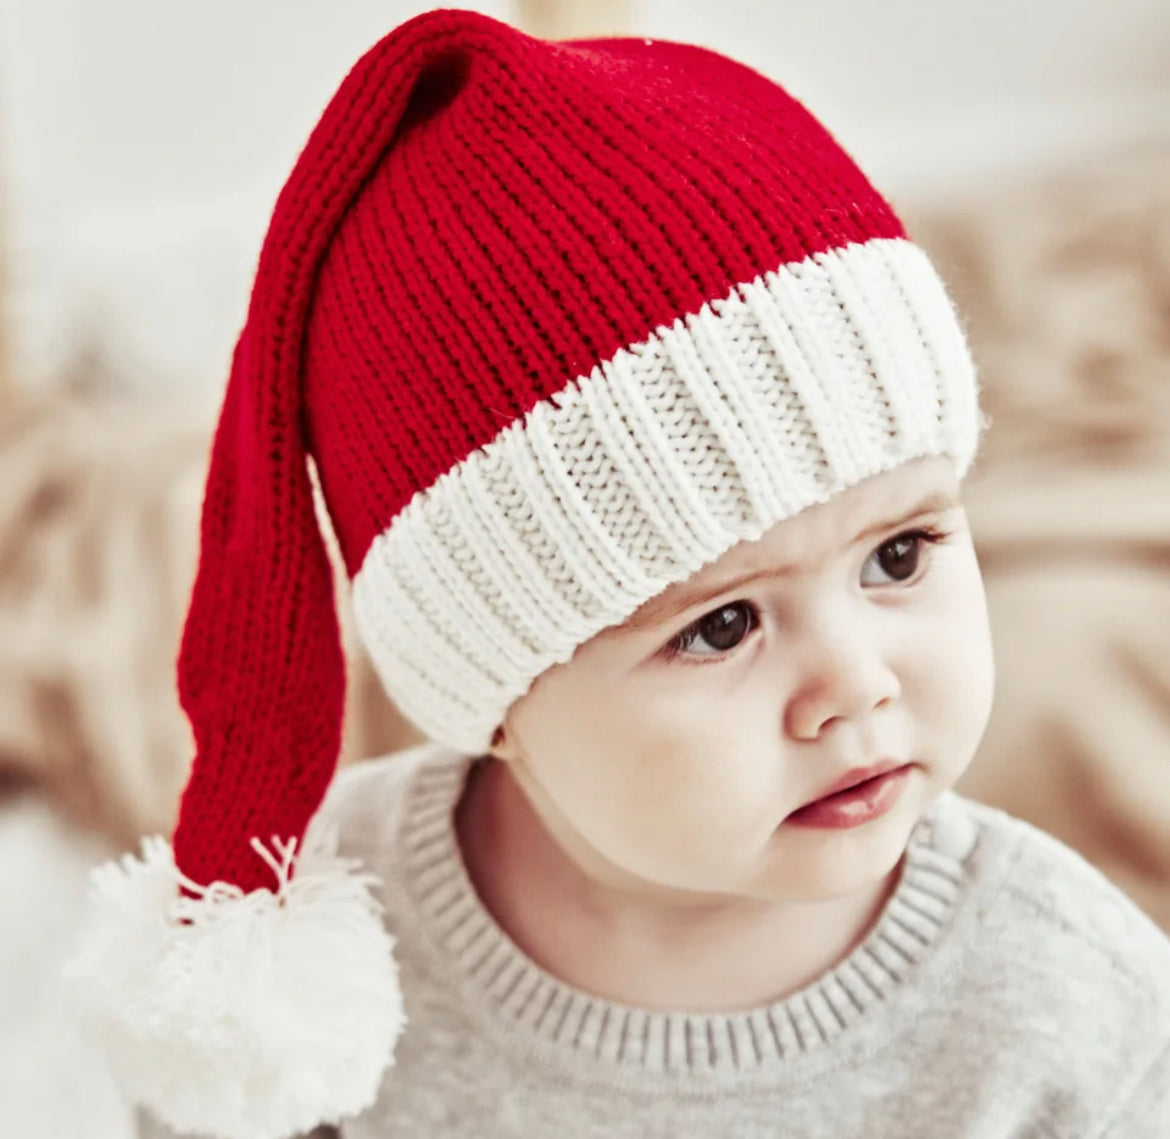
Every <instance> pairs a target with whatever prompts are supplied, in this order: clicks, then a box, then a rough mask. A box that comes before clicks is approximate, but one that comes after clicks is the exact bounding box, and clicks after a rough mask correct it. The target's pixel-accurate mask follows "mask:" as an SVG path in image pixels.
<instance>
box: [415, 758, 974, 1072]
mask: <svg viewBox="0 0 1170 1139" xmlns="http://www.w3.org/2000/svg"><path fill="white" fill-rule="evenodd" d="M471 762H472V761H471V760H470V759H468V758H466V757H462V756H458V755H455V754H449V753H441V754H440V755H439V756H438V757H437V758H436V759H433V760H428V761H427V762H426V763H423V764H421V765H420V766H419V768H418V770H417V771H416V772H415V774H414V776H413V778H412V780H411V784H410V786H409V788H408V790H407V801H406V803H405V804H404V815H403V823H402V829H401V831H400V833H399V839H400V843H401V848H400V850H399V853H398V856H399V858H401V859H402V863H401V865H402V867H403V870H404V872H405V878H406V882H407V890H408V892H409V893H410V895H411V896H412V898H413V902H414V905H415V908H416V910H417V913H418V916H419V918H420V920H421V922H422V924H423V926H424V927H425V929H424V932H425V934H426V936H427V938H428V940H429V941H431V942H432V944H434V945H435V946H437V947H439V948H440V950H441V951H442V952H443V953H444V954H445V955H446V956H447V957H448V958H449V959H450V963H451V965H452V966H453V968H454V969H455V970H456V971H457V973H458V974H459V975H460V978H461V985H460V987H461V988H462V989H463V990H464V991H465V992H466V993H468V994H469V995H470V996H471V998H472V999H473V1000H475V1001H477V1002H478V1003H480V1004H481V1005H483V1006H485V1007H486V1008H487V1010H488V1011H489V1013H490V1015H491V1017H492V1018H493V1020H494V1021H495V1022H496V1023H497V1024H498V1025H499V1026H501V1027H503V1028H506V1029H507V1034H508V1035H509V1037H515V1036H516V1035H520V1036H527V1037H528V1038H529V1042H530V1043H531V1044H532V1045H533V1046H535V1047H536V1048H537V1049H538V1050H540V1051H542V1052H546V1053H547V1052H548V1051H549V1050H550V1049H551V1050H554V1051H556V1052H560V1053H561V1054H562V1057H563V1058H564V1059H567V1060H569V1061H572V1060H573V1058H574V1057H575V1058H576V1059H577V1060H578V1061H579V1060H582V1059H585V1058H586V1057H590V1058H592V1059H594V1060H596V1061H600V1062H602V1063H604V1064H606V1065H607V1066H608V1065H614V1066H616V1067H617V1068H618V1069H621V1070H625V1071H627V1072H630V1073H631V1074H633V1073H635V1072H637V1071H639V1070H641V1071H644V1072H646V1073H647V1074H649V1073H651V1072H658V1073H669V1074H671V1075H678V1076H683V1077H686V1076H693V1075H698V1074H699V1073H705V1074H711V1073H726V1074H728V1075H734V1074H735V1073H737V1072H738V1073H743V1074H745V1075H747V1074H750V1073H759V1074H763V1073H766V1072H767V1071H769V1070H772V1071H775V1070H778V1069H781V1068H783V1067H785V1066H786V1065H788V1063H789V1062H790V1061H791V1060H792V1059H794V1058H795V1057H797V1056H799V1055H800V1054H802V1053H806V1052H811V1051H813V1050H818V1051H819V1050H820V1049H822V1048H823V1047H824V1045H826V1044H828V1043H830V1042H832V1041H833V1040H835V1039H836V1038H838V1037H839V1036H840V1035H841V1034H842V1033H845V1032H846V1031H847V1030H848V1029H849V1028H850V1026H851V1025H854V1024H855V1023H857V1022H858V1021H860V1020H863V1019H864V1018H866V1017H867V1016H871V1015H873V1013H874V1012H875V1010H876V1009H877V1008H878V1007H880V1006H881V1005H882V1004H883V1002H885V1001H887V1000H888V999H889V998H890V997H891V996H892V995H893V994H894V993H895V992H896V991H897V990H898V989H899V988H900V987H901V986H903V984H904V982H905V980H906V978H907V976H908V974H909V973H910V971H911V970H912V969H913V968H914V967H915V965H916V964H917V963H918V962H920V961H922V960H923V959H924V958H925V957H926V956H927V955H928V954H930V953H931V951H932V949H933V948H934V947H935V946H936V943H937V942H938V941H939V938H940V932H941V931H942V930H943V928H944V927H945V925H946V924H947V922H948V921H949V919H950V917H951V915H952V912H953V911H954V908H955V905H956V901H957V899H958V897H959V895H960V893H961V891H962V887H963V878H964V871H963V858H964V857H965V856H966V855H967V854H968V853H969V850H970V847H971V845H972V842H973V834H972V835H971V836H963V835H960V836H959V841H957V842H956V835H955V830H954V827H955V825H956V822H957V823H958V825H959V826H960V829H962V825H963V823H964V822H965V820H953V819H952V820H951V823H950V826H951V829H950V830H949V831H944V832H943V833H942V834H941V838H942V840H943V841H941V842H940V841H939V838H940V831H939V825H938V819H937V817H936V816H937V814H938V805H936V808H935V811H933V812H931V813H930V814H928V815H927V816H926V819H924V820H923V821H922V822H920V823H919V825H918V826H917V827H916V828H915V831H914V833H913V835H912V837H911V841H910V843H909V846H908V848H907V852H906V858H905V860H904V861H903V868H902V872H901V874H900V877H899V880H898V883H897V885H896V887H895V889H894V892H893V893H892V894H891V896H890V897H889V899H888V900H887V902H886V905H885V907H884V909H883V911H882V914H881V915H880V917H879V919H878V921H877V922H876V923H875V925H874V926H873V928H872V929H871V930H870V932H869V934H868V935H867V936H866V937H865V939H864V940H863V941H862V943H861V944H860V945H858V946H857V947H856V948H855V949H854V950H853V951H852V952H851V953H850V954H849V955H848V957H846V958H845V959H844V960H843V961H841V962H840V963H839V964H838V965H836V966H835V967H833V968H832V969H830V970H829V971H827V972H826V973H825V974H823V975H822V976H821V978H820V979H819V980H817V981H816V982H814V983H812V984H810V985H808V986H807V987H805V988H804V989H802V990H800V991H799V992H797V993H795V994H793V995H791V996H789V997H786V998H785V999H783V1000H780V1001H777V1002H775V1003H773V1004H770V1005H765V1006H761V1007H758V1008H755V1009H750V1010H747V1011H744V1012H734V1013H728V1014H709V1013H701V1014H695V1013H666V1012H655V1011H649V1010H644V1009H637V1008H632V1007H629V1006H625V1005H621V1004H617V1003H615V1002H612V1001H607V1000H602V999H599V998H596V997H593V996H590V995H589V994H587V993H584V992H582V991H580V990H578V989H575V988H573V987H571V986H569V985H567V984H564V983H562V982H561V981H559V980H557V979H556V978H555V977H553V976H551V975H550V974H548V973H547V972H545V971H544V970H543V969H541V968H540V967H539V966H537V965H536V964H535V963H534V962H532V961H531V960H530V959H529V958H528V957H526V956H525V955H524V953H523V952H522V951H521V950H520V949H519V948H518V947H517V946H516V945H515V943H514V942H512V941H511V939H510V938H509V937H508V936H507V935H506V934H505V933H504V931H503V930H502V929H501V928H500V927H499V925H498V924H497V923H496V921H495V919H494V918H493V917H492V916H491V914H490V913H489V912H488V911H487V910H486V909H485V907H484V905H483V903H482V902H481V901H480V899H479V897H478V895H477V894H476V891H475V888H474V886H473V885H472V883H471V879H470V877H469V876H468V873H467V870H466V867H465V866H464V863H463V859H462V854H461V851H460V848H459V843H458V838H457V836H456V833H455V827H454V820H453V815H454V810H455V807H456V805H457V804H458V801H459V797H460V794H461V792H462V789H463V786H464V784H465V781H466V778H467V773H468V770H469V767H470V765H471ZM950 798H952V796H950V795H949V793H948V795H947V796H944V799H950ZM967 825H968V827H969V826H970V824H967Z"/></svg>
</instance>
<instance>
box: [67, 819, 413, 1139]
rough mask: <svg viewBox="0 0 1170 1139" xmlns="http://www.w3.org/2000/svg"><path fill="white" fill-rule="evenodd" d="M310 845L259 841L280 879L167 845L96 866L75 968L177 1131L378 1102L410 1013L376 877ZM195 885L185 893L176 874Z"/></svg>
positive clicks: (123, 1074)
mask: <svg viewBox="0 0 1170 1139" xmlns="http://www.w3.org/2000/svg"><path fill="white" fill-rule="evenodd" d="M310 834H311V835H314V837H313V838H312V840H311V841H312V844H313V845H312V846H306V848H305V849H304V850H303V851H302V853H301V855H300V856H299V857H297V858H296V872H295V875H294V874H293V872H292V870H293V862H294V855H295V850H294V845H295V844H292V843H290V844H282V843H280V842H279V841H277V840H275V839H274V840H273V843H272V846H273V850H275V852H276V855H278V856H279V859H278V858H277V857H276V856H274V855H273V854H272V853H270V852H269V851H268V850H266V849H265V848H264V847H263V845H262V844H260V843H259V842H257V841H256V840H253V847H254V849H255V850H256V852H257V854H258V855H260V856H261V857H263V858H264V859H265V861H266V862H268V864H269V865H270V866H271V867H272V868H273V870H274V871H275V872H276V875H277V878H278V882H279V885H278V888H277V890H276V891H275V892H273V891H271V890H255V891H253V892H252V893H250V894H245V893H243V891H242V890H240V889H239V888H238V887H235V886H230V885H227V884H225V883H222V882H218V883H214V884H213V885H212V886H210V887H208V888H202V887H198V886H196V885H195V884H193V883H191V882H189V881H187V880H185V879H184V878H183V876H182V874H181V873H180V872H179V870H178V868H177V867H176V866H175V860H174V854H173V852H172V850H171V847H170V844H169V843H167V842H165V841H164V840H163V839H161V838H154V839H147V840H145V841H144V842H143V844H142V857H141V858H135V857H133V856H132V855H126V856H125V857H123V858H122V859H121V860H119V861H118V862H111V863H107V864H106V865H104V866H100V867H98V868H97V869H96V870H95V871H94V874H93V889H92V904H93V908H92V916H91V918H90V922H89V927H88V929H87V931H86V934H85V937H84V939H83V942H82V945H81V947H80V951H79V952H78V954H77V956H76V957H75V959H74V960H73V961H72V962H71V964H70V966H69V968H68V970H67V980H68V982H69V984H70V987H71V990H72V995H73V996H74V998H75V1001H76V1003H77V1005H78V1009H79V1012H80V1013H81V1014H82V1016H83V1017H84V1019H85V1021H86V1022H87V1024H88V1026H89V1027H90V1028H91V1029H92V1031H93V1032H94V1033H95V1035H96V1037H97V1040H98V1042H99V1043H100V1044H101V1045H102V1046H103V1048H104V1050H105V1051H106V1052H107V1054H108V1056H109V1060H110V1065H111V1067H112V1068H113V1070H114V1073H115V1075H116V1076H117V1077H118V1078H119V1080H120V1081H121V1083H122V1085H123V1087H124V1089H125V1091H126V1093H127V1094H128V1095H129V1096H130V1097H131V1098H132V1099H133V1100H134V1101H135V1102H137V1103H141V1104H143V1105H144V1106H146V1107H147V1108H148V1109H149V1110H150V1111H151V1112H152V1113H153V1114H154V1115H155V1116H157V1117H158V1119H159V1120H160V1121H161V1122H163V1123H165V1124H166V1125H168V1126H169V1127H171V1128H173V1129H174V1130H176V1131H179V1132H195V1133H197V1134H201V1135H214V1136H222V1137H223V1139H285V1137H286V1136H289V1135H293V1134H295V1133H297V1132H299V1131H306V1130H311V1129H312V1128H313V1127H315V1126H317V1125H318V1124H321V1123H336V1122H338V1121H339V1120H340V1119H341V1118H343V1117H345V1116H347V1115H354V1114H357V1113H358V1112H360V1111H362V1110H363V1109H364V1108H366V1107H368V1106H369V1105H370V1104H371V1103H373V1101H374V1098H375V1096H376V1094H377V1091H378V1086H379V1084H380V1082H381V1077H382V1074H383V1072H384V1071H385V1069H386V1068H387V1067H388V1066H389V1065H390V1064H391V1063H392V1062H393V1057H394V1046H395V1043H396V1042H397V1039H398V1036H399V1034H400V1033H401V1031H402V1027H403V1025H404V1023H405V1016H404V1014H403V1009H402V994H401V991H400V989H399V985H398V970H397V967H396V965H395V962H394V957H393V953H392V950H393V945H394V943H393V939H392V938H391V937H390V936H389V934H388V933H387V932H386V929H385V927H384V925H383V924H382V920H381V916H380V907H379V905H378V903H377V901H376V900H375V899H374V897H373V896H372V894H371V892H370V886H371V885H372V884H373V881H374V879H372V878H371V877H370V876H369V875H364V874H357V873H354V871H355V870H356V867H357V863H355V862H352V861H348V860H345V859H342V858H339V857H337V855H336V854H335V850H336V839H335V837H334V836H332V835H330V834H328V833H327V832H324V831H322V832H318V833H316V834H314V832H312V831H311V832H310ZM180 883H181V884H182V885H184V886H186V887H187V889H188V890H189V891H190V892H191V893H193V894H195V895H197V896H194V897H190V896H182V895H180V894H179V892H178V886H179V884H180Z"/></svg>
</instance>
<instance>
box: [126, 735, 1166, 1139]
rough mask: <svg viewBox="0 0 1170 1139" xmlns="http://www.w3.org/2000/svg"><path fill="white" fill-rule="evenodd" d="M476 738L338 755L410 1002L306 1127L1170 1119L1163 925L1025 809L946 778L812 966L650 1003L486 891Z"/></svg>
mask: <svg viewBox="0 0 1170 1139" xmlns="http://www.w3.org/2000/svg"><path fill="white" fill-rule="evenodd" d="M471 762H472V761H471V759H470V758H468V757H466V756H463V755H460V754H459V753H456V752H454V751H452V750H451V749H449V748H446V747H444V746H441V745H437V744H426V745H423V746H421V747H418V748H413V749H411V750H410V751H406V752H401V753H399V754H397V755H393V756H389V757H386V758H384V759H380V760H374V761H371V762H368V763H364V764H361V765H359V766H357V767H354V768H350V769H348V770H346V771H345V772H343V773H342V774H341V775H340V776H339V777H338V778H337V779H336V780H335V782H334V785H333V787H332V789H331V791H330V794H329V797H328V799H327V800H326V803H325V806H324V807H323V809H322V811H321V814H320V816H319V818H318V820H317V823H316V824H315V825H318V824H322V823H323V824H329V825H332V826H336V827H337V828H338V830H339V834H340V837H341V847H342V850H343V851H344V852H345V853H347V854H348V855H351V856H353V857H356V858H359V859H361V860H362V862H363V863H364V865H365V867H366V869H368V870H369V871H371V872H373V873H374V874H376V875H377V876H378V878H379V879H380V886H379V894H380V898H381V901H382V902H383V904H384V906H385V916H386V923H387V925H388V927H389V929H390V931H391V932H392V934H393V935H394V937H395V938H396V939H397V946H396V950H395V953H396V956H397V958H398V961H399V968H400V971H401V978H402V985H403V990H404V993H405V1001H406V1011H407V1016H408V1018H409V1023H408V1026H407V1029H406V1032H405V1034H404V1036H403V1038H402V1040H401V1041H400V1043H399V1046H398V1053H397V1060H396V1063H395V1066H394V1067H393V1068H392V1069H391V1070H390V1071H389V1072H388V1074H387V1076H386V1078H385V1080H384V1082H383V1084H382V1087H381V1090H380V1093H379V1095H378V1099H377V1102H376V1103H375V1104H374V1105H373V1106H372V1107H370V1108H369V1109H368V1110H367V1111H365V1112H364V1113H363V1114H362V1115H361V1116H359V1117H357V1118H354V1119H351V1120H348V1121H345V1122H343V1123H342V1124H341V1125H340V1126H339V1127H336V1128H330V1127H322V1128H318V1129H317V1130H316V1131H314V1132H313V1133H312V1139H398V1137H400V1136H401V1137H406V1136H410V1137H412V1139H413V1137H421V1136H434V1137H440V1136H442V1137H450V1139H472V1137H474V1139H491V1137H495V1136H499V1137H505V1136H507V1137H516V1139H520V1137H524V1139H546V1137H549V1136H555V1137H556V1139H602V1137H605V1139H659V1137H661V1139H667V1137H669V1139H676V1137H680V1136H687V1137H693V1139H707V1137H709V1139H716V1137H718V1139H763V1137H765V1136H767V1137H776V1139H780V1137H792V1139H796V1137H799V1139H862V1137H864V1139H882V1137H891V1139H892V1137H895V1136H896V1137H898V1139H958V1137H962V1139H1008V1137H1009V1136H1010V1137H1020V1139H1023V1137H1025V1136H1028V1137H1037V1139H1039V1137H1044V1139H1057V1137H1060V1139H1167V1137H1170V940H1167V938H1166V937H1165V935H1164V934H1163V933H1162V932H1161V931H1160V930H1159V929H1158V928H1157V927H1156V926H1155V925H1154V924H1153V922H1151V921H1150V920H1149V919H1148V918H1147V917H1146V916H1145V915H1144V914H1142V912H1141V911H1139V910H1138V909H1137V907H1136V906H1134V905H1133V904H1132V903H1131V902H1130V901H1129V900H1128V899H1127V898H1126V897H1125V896H1124V895H1123V894H1122V893H1121V892H1120V891H1118V890H1117V889H1116V888H1115V887H1113V886H1112V885H1111V884H1110V883H1109V882H1108V881H1107V880H1106V879H1105V878H1104V877H1103V876H1102V875H1101V874H1100V873H1099V872H1098V871H1097V870H1095V869H1094V868H1093V867H1091V866H1090V865H1089V864H1088V863H1087V862H1085V861H1084V859H1082V858H1081V857H1080V856H1079V855H1078V854H1076V853H1075V852H1073V851H1072V850H1070V849H1069V848H1068V847H1066V846H1064V845H1063V844H1062V843H1060V842H1059V841H1057V840H1056V839H1055V838H1053V837H1051V836H1049V835H1047V834H1045V833H1044V832H1042V831H1040V830H1037V829H1036V828H1034V827H1032V826H1031V825H1029V824H1027V823H1025V822H1023V821H1021V820H1019V819H1015V818H1013V817H1011V816H1009V815H1007V814H1005V813H1004V812H1002V811H999V810H996V809H994V808H991V807H988V806H985V805H982V804H979V803H976V802H973V801H971V800H969V799H966V798H964V797H963V796H960V795H958V794H956V793H954V792H947V793H946V794H944V795H943V796H942V798H941V799H940V800H939V801H938V802H937V803H936V804H935V806H934V807H933V808H932V809H931V810H930V811H929V812H928V814H927V815H926V816H925V818H924V819H923V820H921V821H920V823H919V824H918V826H917V827H916V828H915V830H914V833H913V835H912V838H911V841H910V844H909V846H908V848H907V854H906V858H905V859H904V861H903V866H902V869H901V871H900V875H899V880H898V884H897V887H896V889H895V890H894V892H893V894H892V895H891V897H890V898H889V900H888V901H887V903H886V905H885V907H884V909H883V911H882V914H881V916H880V918H879V920H878V921H877V923H876V924H875V925H874V926H873V928H872V929H871V930H870V932H869V933H868V934H867V936H866V937H865V939H864V940H863V941H862V943H861V944H860V945H859V946H858V947H857V948H856V949H854V950H853V951H852V952H851V953H850V954H849V955H848V957H847V958H846V959H845V960H843V961H841V962H839V963H838V964H837V965H835V966H834V967H833V968H831V969H829V970H828V971H827V972H826V973H825V974H824V975H823V976H822V977H821V978H820V979H819V980H818V981H816V982H814V983H813V984H811V985H809V986H807V987H806V988H804V989H803V990H801V991H800V992H798V993H796V994H794V995H791V996H789V997H787V998H785V999H783V1000H781V1001H779V1002H777V1003H775V1004H772V1005H769V1006H764V1007H760V1008H756V1009H751V1010H746V1011H743V1012H733V1013H728V1014H726V1015H710V1014H702V1015H691V1014H683V1013H679V1014H666V1013H657V1012H648V1011H644V1010H638V1009H633V1008H629V1007H624V1006H620V1005H617V1004H614V1003H611V1002H607V1001H604V1000H599V999H596V998H593V997H591V996H589V995H587V994H585V993H583V992H579V991H577V990H574V989H572V988H570V987H569V986H567V985H564V984H562V983H561V982H559V981H557V980H556V979H555V978H553V977H552V976H550V975H548V974H547V973H546V972H544V971H542V970H541V969H540V968H538V967H537V966H536V965H535V964H534V963H533V962H531V961H530V960H528V959H527V958H526V957H525V956H524V955H523V954H522V953H521V952H520V950H519V949H518V948H517V947H516V946H515V945H514V944H513V943H512V942H511V941H510V940H509V939H508V938H507V936H506V935H505V934H504V933H503V931H502V930H501V929H500V928H499V926H498V925H497V924H496V923H495V921H494V920H493V919H492V917H491V916H490V914H489V913H488V912H487V911H486V909H485V908H484V907H483V905H482V903H481V902H480V901H479V899H478V897H477V895H476V893H475V890H474V888H473V887H472V885H471V882H470V879H469V877H468V875H467V872H466V870H465V867H464V865H463V862H462V859H461V856H460V852H459V846H458V842H457V838H456V835H455V831H454V826H453V818H452V816H453V811H454V808H455V806H456V805H457V803H458V801H459V797H460V794H461V791H462V789H463V786H464V783H465V780H466V777H467V773H468V771H469V769H470V765H471ZM167 1134H168V1133H167V1132H166V1131H165V1130H164V1129H161V1128H159V1127H158V1126H157V1125H156V1124H153V1123H151V1122H150V1121H147V1120H143V1121H142V1123H141V1127H140V1136H141V1139H163V1137H165V1136H166V1135H167Z"/></svg>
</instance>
